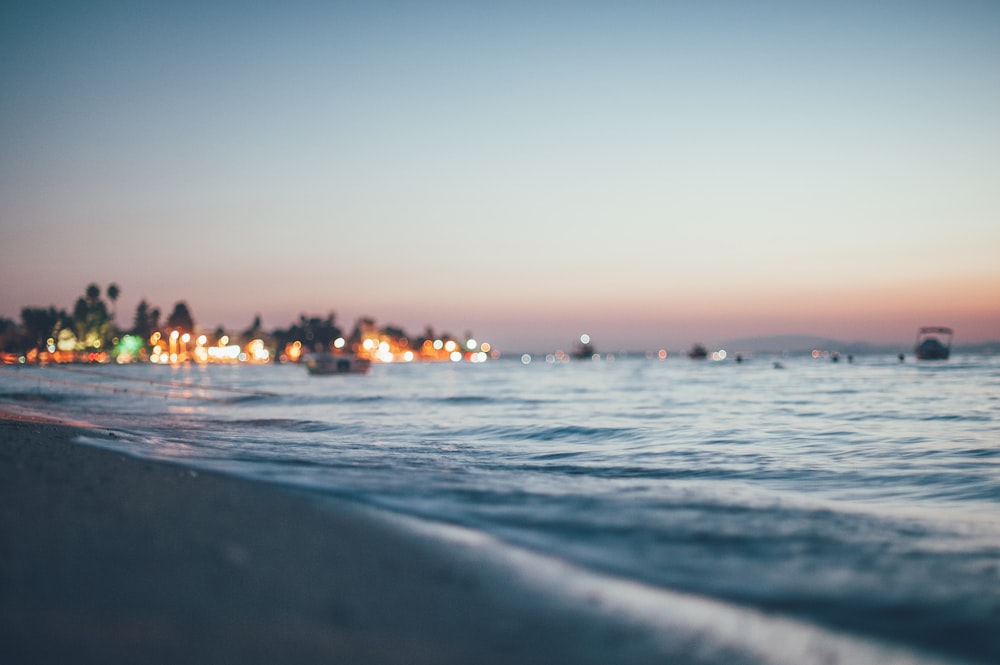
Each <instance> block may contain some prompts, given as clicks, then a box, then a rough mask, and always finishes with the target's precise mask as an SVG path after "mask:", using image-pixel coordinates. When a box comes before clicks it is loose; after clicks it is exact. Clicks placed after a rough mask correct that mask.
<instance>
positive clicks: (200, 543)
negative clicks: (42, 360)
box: [0, 404, 960, 665]
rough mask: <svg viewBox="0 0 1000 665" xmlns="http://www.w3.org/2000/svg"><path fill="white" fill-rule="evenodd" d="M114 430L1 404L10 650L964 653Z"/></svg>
mask: <svg viewBox="0 0 1000 665" xmlns="http://www.w3.org/2000/svg"><path fill="white" fill-rule="evenodd" d="M117 436H118V435H117V434H116V433H115V432H114V431H112V430H109V429H107V428H106V427H96V426H93V425H89V424H87V423H79V422H67V421H60V420H57V419H55V418H50V417H47V416H41V415H38V412H37V411H34V410H33V409H30V408H28V409H19V408H18V407H17V406H16V405H7V406H4V405H2V404H0V661H3V662H7V661H8V660H9V661H10V662H18V663H35V662H38V663H43V662H62V661H71V660H72V661H73V662H80V663H91V662H92V663H98V662H100V663H104V662H107V661H109V660H110V661H111V662H138V661H140V660H141V661H144V662H150V663H178V662H185V663H203V662H204V663H207V662H212V663H217V662H222V663H228V662H233V663H235V662H239V663H275V662H281V663H314V662H344V663H354V664H365V663H372V664H376V663H379V664H380V663H390V664H391V663H408V664H417V665H419V664H421V663H428V664H430V663H439V664H448V663H482V664H487V665H488V664H491V663H528V664H531V663H580V664H582V665H586V664H588V663H609V662H614V663H622V664H628V663H650V662H681V663H692V664H696V663H705V664H713V665H714V664H718V663H727V664H728V663H736V664H739V663H743V664H750V663H775V664H776V663H789V664H791V663H826V664H835V663H911V664H912V663H947V662H953V663H957V662H960V661H957V660H951V659H947V658H945V659H941V658H940V657H935V656H932V655H930V654H921V653H919V652H918V651H912V650H910V649H908V648H905V647H901V645H900V646H890V645H888V644H879V643H877V642H873V641H870V640H867V639H864V638H861V637H859V636H850V635H845V634H839V633H836V632H833V631H827V630H825V629H823V628H820V627H818V626H813V625H810V624H803V623H800V622H798V621H795V620H792V619H785V618H782V617H780V616H773V615H767V614H763V613H760V612H755V611H753V610H749V609H746V608H739V607H737V606H732V605H727V604H725V603H720V602H716V601H712V600H710V599H707V598H701V597H697V596H689V595H687V594H682V593H677V592H672V591H669V590H666V589H658V588H654V587H646V586H644V585H641V584H638V583H633V582H629V581H627V580H620V579H615V578H610V577H607V576H603V575H600V574H598V573H591V572H588V571H583V570H580V569H576V568H574V567H572V566H570V565H567V564H565V563H563V562H561V561H558V560H556V559H552V558H548V557H545V556H543V555H537V554H533V553H531V552H528V551H525V550H518V549H516V548H510V547H506V546H504V545H503V544H502V543H499V542H498V541H495V540H494V539H493V538H492V537H490V536H487V535H484V534H477V533H476V532H470V531H466V530H464V529H462V528H460V527H450V526H447V525H439V524H436V523H431V522H426V523H424V522H421V521H420V520H416V519H415V518H406V517H403V516H399V515H395V514H385V513H382V512H381V511H379V510H377V509H375V508H370V507H366V506H364V505H361V504H354V503H351V502H349V501H346V500H343V499H338V498H335V497H331V496H329V495H323V494H320V493H313V492H308V491H305V490H301V489H296V488H294V487H290V486H287V485H281V484H276V483H269V482H266V481H261V480H253V479H246V478H239V477H235V476H230V475H226V474H223V473H217V472H213V471H202V470H194V469H191V468H188V467H185V466H182V465H180V464H174V463H171V462H166V461H155V460H148V459H145V458H141V457H135V456H131V455H129V454H127V453H125V452H121V451H118V450H115V449H113V448H112V447H110V446H109V447H103V446H101V445H100V440H101V439H107V440H108V441H109V442H111V441H113V440H115V439H116V438H117ZM77 437H86V439H87V442H80V441H76V440H75V439H76V438H77Z"/></svg>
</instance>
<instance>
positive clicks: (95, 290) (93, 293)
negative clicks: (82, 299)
mask: <svg viewBox="0 0 1000 665" xmlns="http://www.w3.org/2000/svg"><path fill="white" fill-rule="evenodd" d="M85 293H86V295H87V302H88V303H89V304H91V305H96V304H97V301H98V300H99V299H100V297H101V287H99V286H98V285H97V284H91V285H90V286H88V287H87V290H86V292H85Z"/></svg>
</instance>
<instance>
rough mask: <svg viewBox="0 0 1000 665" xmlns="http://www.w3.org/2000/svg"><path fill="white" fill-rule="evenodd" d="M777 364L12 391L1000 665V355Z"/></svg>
mask: <svg viewBox="0 0 1000 665" xmlns="http://www.w3.org/2000/svg"><path fill="white" fill-rule="evenodd" d="M772 360H773V359H771V358H752V359H750V360H748V361H747V362H744V363H742V364H737V363H735V362H732V361H728V362H711V361H708V362H696V361H690V360H688V359H686V358H674V357H671V358H669V359H668V360H666V361H659V360H647V359H621V360H617V361H584V362H570V363H546V362H543V361H539V360H537V359H536V361H535V362H533V363H531V364H529V365H524V364H522V363H521V362H519V361H517V360H499V361H493V362H489V363H485V364H478V365H473V364H467V363H461V364H405V365H404V364H398V365H376V366H374V367H373V368H372V371H371V373H370V374H368V375H350V376H330V377H311V376H309V375H307V373H306V372H305V371H304V369H302V368H301V367H297V366H292V365H285V366H183V367H176V368H171V367H162V366H153V365H133V366H86V367H84V366H74V367H54V366H53V367H41V368H37V367H22V368H17V369H4V371H3V372H2V373H0V400H3V401H6V402H8V403H14V404H17V405H18V406H19V407H20V408H25V407H27V408H32V409H36V410H48V411H49V412H50V413H53V414H58V415H63V416H68V417H72V418H76V419H79V420H85V421H93V422H97V423H101V424H102V426H106V423H109V422H112V423H115V424H116V425H115V427H116V429H118V430H119V431H120V432H121V434H122V436H120V437H119V439H118V440H117V445H119V446H120V447H121V448H123V449H126V450H128V451H129V452H131V453H133V454H137V455H141V456H148V457H152V458H157V459H169V460H172V461H175V462H180V463H183V464H188V465H192V466H194V467H199V468H210V469H216V470H223V471H225V472H228V473H233V474H237V475H242V476H250V477H254V478H265V479H268V480H271V481H275V482H280V483H286V484H291V485H296V486H299V487H302V488H305V489H308V490H309V491H314V492H317V493H320V494H333V495H336V496H338V497H342V498H346V499H349V500H351V501H356V502H361V503H364V504H367V505H370V506H375V507H377V508H379V509H383V510H386V511H390V512H392V513H398V514H405V515H407V516H410V517H416V518H420V519H423V520H428V521H430V522H434V523H444V524H448V525H454V526H458V527H462V528H464V529H468V530H472V531H475V532H480V533H484V534H488V535H489V536H490V537H491V538H494V539H496V541H497V542H498V543H503V544H509V545H511V546H514V547H516V548H519V549H520V550H528V551H531V552H534V553H537V554H541V555H543V556H544V557H546V558H548V559H550V560H557V561H561V562H566V563H567V564H569V565H571V566H573V567H574V568H577V569H580V570H585V571H592V572H594V573H597V574H599V575H601V576H606V577H607V578H611V579H616V580H625V581H628V582H637V583H640V584H641V585H642V586H643V587H644V588H650V589H663V590H665V591H669V592H670V593H673V592H680V593H681V594H683V595H684V596H685V597H693V598H703V599H709V600H711V601H712V602H715V601H721V602H722V603H723V604H724V605H725V606H726V607H730V608H745V609H747V610H748V611H753V612H755V613H762V614H763V615H765V616H773V617H778V618H782V619H784V618H787V619H790V620H792V621H794V622H796V623H797V624H801V625H808V626H818V627H821V628H822V629H824V630H830V631H833V632H835V633H836V634H845V635H849V636H856V637H859V638H862V639H869V638H870V639H874V640H876V641H878V642H880V643H886V644H890V645H895V646H899V647H901V648H903V649H904V650H912V652H913V653H914V654H927V655H930V656H931V657H938V656H940V657H943V658H945V659H946V660H947V659H949V658H953V659H957V660H967V661H971V662H981V663H997V662H1000V358H993V357H980V356H964V357H963V356H958V357H953V358H952V359H951V360H950V361H948V362H943V363H915V362H912V361H908V362H906V363H899V362H898V361H897V359H896V358H895V357H889V356H885V357H881V356H862V357H859V358H855V360H854V362H853V363H847V362H844V361H843V360H842V361H841V362H840V363H832V362H830V361H829V360H822V359H821V360H815V359H812V358H806V357H803V358H782V359H781V365H782V368H780V369H779V368H776V367H775V365H774V363H773V362H772ZM915 657H916V656H915Z"/></svg>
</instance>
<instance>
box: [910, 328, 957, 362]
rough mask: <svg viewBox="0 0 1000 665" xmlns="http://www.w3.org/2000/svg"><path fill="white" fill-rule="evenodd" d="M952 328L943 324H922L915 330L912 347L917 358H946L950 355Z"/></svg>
mask: <svg viewBox="0 0 1000 665" xmlns="http://www.w3.org/2000/svg"><path fill="white" fill-rule="evenodd" d="M952 334H953V333H952V329H951V328H947V327H945V326H923V327H922V328H920V329H919V330H918V331H917V342H916V346H915V347H914V349H913V352H914V355H916V356H917V360H947V359H948V356H950V355H951V338H952Z"/></svg>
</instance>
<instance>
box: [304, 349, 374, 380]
mask: <svg viewBox="0 0 1000 665" xmlns="http://www.w3.org/2000/svg"><path fill="white" fill-rule="evenodd" d="M302 363H303V364H304V365H305V366H306V370H307V371H308V372H309V373H310V374H315V375H326V374H365V373H366V372H368V370H369V369H370V368H371V366H372V361H371V360H369V359H368V358H358V357H357V356H354V355H334V354H332V353H310V354H309V355H307V356H306V357H305V358H303V360H302Z"/></svg>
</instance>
